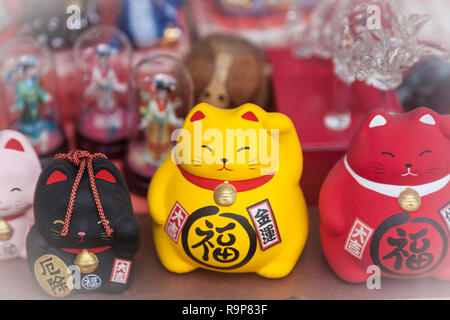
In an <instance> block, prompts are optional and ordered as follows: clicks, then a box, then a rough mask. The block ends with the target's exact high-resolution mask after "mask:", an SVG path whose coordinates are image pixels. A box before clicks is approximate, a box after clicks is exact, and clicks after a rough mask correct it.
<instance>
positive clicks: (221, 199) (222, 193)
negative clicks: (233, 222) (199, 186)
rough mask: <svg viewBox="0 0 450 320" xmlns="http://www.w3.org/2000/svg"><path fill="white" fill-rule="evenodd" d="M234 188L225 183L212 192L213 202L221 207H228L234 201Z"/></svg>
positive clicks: (235, 193)
mask: <svg viewBox="0 0 450 320" xmlns="http://www.w3.org/2000/svg"><path fill="white" fill-rule="evenodd" d="M236 195H237V191H236V188H235V187H234V186H233V185H232V184H230V183H228V181H225V182H224V183H221V184H219V185H218V186H217V187H216V189H215V190H214V201H215V202H216V203H217V204H218V205H219V206H221V207H229V206H231V205H232V204H233V203H234V202H235V201H236Z"/></svg>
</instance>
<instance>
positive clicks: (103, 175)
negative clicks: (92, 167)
mask: <svg viewBox="0 0 450 320" xmlns="http://www.w3.org/2000/svg"><path fill="white" fill-rule="evenodd" d="M95 179H100V180H105V181H108V182H111V183H116V182H117V181H116V178H114V176H113V175H112V174H111V173H110V172H109V171H108V170H105V169H102V170H100V171H99V172H97V174H96V175H95Z"/></svg>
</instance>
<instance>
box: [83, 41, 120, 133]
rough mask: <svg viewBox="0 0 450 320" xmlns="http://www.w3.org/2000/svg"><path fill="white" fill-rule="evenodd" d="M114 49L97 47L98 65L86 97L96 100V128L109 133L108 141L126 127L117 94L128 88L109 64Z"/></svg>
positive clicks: (93, 71)
mask: <svg viewBox="0 0 450 320" xmlns="http://www.w3.org/2000/svg"><path fill="white" fill-rule="evenodd" d="M111 52H112V47H111V46H110V45H108V44H105V43H101V44H99V45H98V46H97V47H96V51H95V53H96V55H97V60H98V63H97V64H96V65H95V67H94V69H93V70H92V75H91V76H92V80H91V83H90V84H89V86H88V87H87V89H86V95H88V96H93V97H95V99H96V111H97V112H96V114H95V115H93V117H94V119H93V121H94V126H95V127H97V129H99V130H104V131H107V139H108V140H113V139H114V137H115V134H116V131H117V130H119V129H120V128H121V127H123V126H125V123H124V119H123V117H122V115H121V113H120V112H119V111H120V110H118V109H119V108H118V105H117V101H116V98H115V93H116V92H117V93H123V92H125V91H126V89H127V86H126V84H124V83H120V82H119V81H118V80H117V76H116V73H115V72H114V69H113V68H112V67H111V65H110V63H109V56H110V54H111Z"/></svg>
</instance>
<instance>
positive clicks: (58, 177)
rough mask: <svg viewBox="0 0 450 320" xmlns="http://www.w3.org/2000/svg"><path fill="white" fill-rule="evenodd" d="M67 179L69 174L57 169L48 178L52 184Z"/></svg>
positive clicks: (48, 183) (49, 183) (48, 182)
mask: <svg viewBox="0 0 450 320" xmlns="http://www.w3.org/2000/svg"><path fill="white" fill-rule="evenodd" d="M65 180H67V176H66V175H65V174H64V173H62V172H61V171H58V170H55V171H53V172H52V174H51V175H50V176H49V177H48V179H47V185H48V186H49V185H51V184H54V183H57V182H60V181H65Z"/></svg>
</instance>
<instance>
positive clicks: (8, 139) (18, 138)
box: [0, 130, 37, 159]
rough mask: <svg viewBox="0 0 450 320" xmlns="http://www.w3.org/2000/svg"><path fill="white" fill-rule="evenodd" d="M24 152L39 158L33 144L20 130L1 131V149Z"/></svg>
mask: <svg viewBox="0 0 450 320" xmlns="http://www.w3.org/2000/svg"><path fill="white" fill-rule="evenodd" d="M1 149H3V150H13V151H17V152H23V153H25V154H28V155H30V156H32V157H34V158H36V159H37V155H36V152H35V151H34V148H33V146H32V145H31V143H30V142H29V141H28V139H27V137H25V136H24V135H23V134H21V133H20V132H17V131H14V130H2V131H0V150H1Z"/></svg>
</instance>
